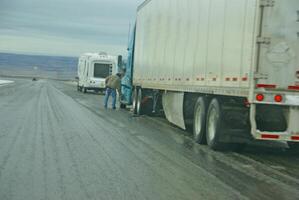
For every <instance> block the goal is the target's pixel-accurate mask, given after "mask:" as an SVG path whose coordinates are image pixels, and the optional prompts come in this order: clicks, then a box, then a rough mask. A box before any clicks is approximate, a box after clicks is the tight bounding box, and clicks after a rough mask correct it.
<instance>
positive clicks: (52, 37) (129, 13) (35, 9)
mask: <svg viewBox="0 0 299 200" xmlns="http://www.w3.org/2000/svg"><path fill="white" fill-rule="evenodd" d="M142 1H143V0H84V1H82V0H51V1H50V0H43V1H41V0H1V2H0V40H1V41H2V42H1V41H0V51H7V49H10V51H12V50H13V49H15V50H16V51H30V52H36V53H42V54H44V53H45V51H46V49H47V48H43V49H41V48H38V46H39V45H41V46H44V47H46V46H47V45H50V46H51V48H49V51H51V52H53V51H54V49H55V46H53V45H52V44H53V43H55V44H56V45H57V46H59V49H58V48H57V51H56V52H60V51H61V49H64V51H63V52H62V53H65V55H66V54H67V55H70V54H74V55H76V54H77V53H78V51H74V50H72V49H70V48H69V47H70V46H74V45H75V46H76V47H77V48H78V47H80V45H81V46H84V48H82V49H87V50H88V46H90V49H96V48H95V47H97V48H98V47H102V48H109V49H110V50H111V51H113V52H112V53H114V52H115V53H117V52H123V50H118V49H117V48H123V49H126V44H127V38H128V29H129V24H130V23H133V21H134V18H135V14H136V9H137V6H138V5H139V4H140V3H141V2H142ZM3 39H5V40H3ZM14 41H18V43H19V45H18V44H17V43H16V42H14ZM69 42H72V44H69ZM31 43H32V44H31ZM25 44H26V45H29V46H27V47H26V48H25V47H24V46H23V45H25ZM37 44H39V45H37ZM59 44H60V45H59ZM4 46H5V48H4ZM104 50H105V49H104ZM71 52H72V53H71ZM80 52H81V51H80ZM49 54H50V53H49Z"/></svg>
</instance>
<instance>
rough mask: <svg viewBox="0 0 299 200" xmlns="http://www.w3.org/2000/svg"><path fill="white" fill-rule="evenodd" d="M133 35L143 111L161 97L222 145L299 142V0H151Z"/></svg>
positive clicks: (136, 100)
mask: <svg viewBox="0 0 299 200" xmlns="http://www.w3.org/2000/svg"><path fill="white" fill-rule="evenodd" d="M132 41H133V43H132V47H131V48H129V51H131V52H129V55H130V57H129V59H132V66H131V68H132V69H131V70H127V71H129V72H130V73H131V75H132V77H131V78H132V86H133V92H132V93H133V100H132V101H133V110H134V112H135V113H136V114H142V113H146V112H148V111H150V112H154V111H156V110H157V107H159V101H160V102H161V104H162V105H163V106H162V108H163V110H164V113H165V115H166V118H167V119H168V120H169V121H170V122H171V123H173V124H175V125H177V126H179V127H181V128H183V129H186V128H188V127H192V128H193V133H194V138H195V140H196V141H197V142H198V143H201V144H203V143H207V144H208V145H209V146H210V147H211V148H212V149H215V150H217V149H221V148H222V147H223V146H224V144H228V143H229V144H233V143H239V144H240V143H244V142H246V141H247V140H248V139H257V140H276V141H286V142H288V143H289V146H291V147H298V143H296V142H298V141H299V1H298V0H275V1H273V0H187V1H183V0H147V1H145V2H144V3H143V4H142V5H141V6H140V7H139V8H138V13H137V22H136V29H135V32H134V35H133V38H132ZM128 63H130V61H129V62H128ZM128 68H130V66H128ZM127 76H129V74H127ZM127 80H130V79H128V78H127ZM127 88H128V87H127ZM225 146H227V145H225ZM231 146H234V145H231Z"/></svg>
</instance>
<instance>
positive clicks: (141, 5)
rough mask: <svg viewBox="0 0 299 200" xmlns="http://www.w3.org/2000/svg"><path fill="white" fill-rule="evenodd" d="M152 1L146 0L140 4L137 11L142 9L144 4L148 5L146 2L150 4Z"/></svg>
mask: <svg viewBox="0 0 299 200" xmlns="http://www.w3.org/2000/svg"><path fill="white" fill-rule="evenodd" d="M150 1H152V0H145V1H144V2H143V3H142V4H140V5H139V6H138V8H137V12H138V11H139V10H141V9H142V8H143V7H144V6H146V4H148V3H149V2H150Z"/></svg>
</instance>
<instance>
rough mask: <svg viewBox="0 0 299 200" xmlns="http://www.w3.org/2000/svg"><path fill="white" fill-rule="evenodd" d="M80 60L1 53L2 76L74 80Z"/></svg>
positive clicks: (0, 72) (0, 73)
mask: <svg viewBox="0 0 299 200" xmlns="http://www.w3.org/2000/svg"><path fill="white" fill-rule="evenodd" d="M77 64H78V58H75V57H58V56H36V55H21V54H9V53H0V75H6V76H14V75H15V76H29V77H32V76H37V77H47V78H57V79H74V78H75V76H76V74H77Z"/></svg>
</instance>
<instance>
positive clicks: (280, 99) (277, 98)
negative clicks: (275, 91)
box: [274, 95, 283, 103]
mask: <svg viewBox="0 0 299 200" xmlns="http://www.w3.org/2000/svg"><path fill="white" fill-rule="evenodd" d="M274 100H275V101H276V102H277V103H281V102H282V100H283V98H282V96H281V95H275V97H274Z"/></svg>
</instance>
